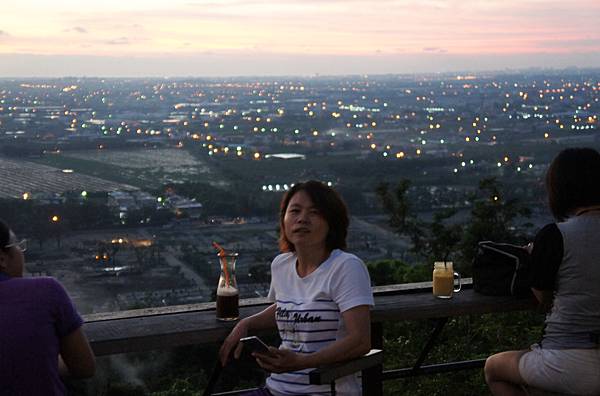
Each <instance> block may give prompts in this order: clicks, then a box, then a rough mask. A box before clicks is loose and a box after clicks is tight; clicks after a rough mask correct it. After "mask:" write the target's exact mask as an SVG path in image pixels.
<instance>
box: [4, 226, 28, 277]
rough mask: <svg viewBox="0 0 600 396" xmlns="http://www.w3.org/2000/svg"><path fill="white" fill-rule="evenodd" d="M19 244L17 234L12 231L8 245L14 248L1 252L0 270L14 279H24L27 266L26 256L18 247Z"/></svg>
mask: <svg viewBox="0 0 600 396" xmlns="http://www.w3.org/2000/svg"><path fill="white" fill-rule="evenodd" d="M18 242H19V241H18V240H17V237H16V236H15V234H14V233H13V232H12V231H10V238H9V241H8V245H12V246H10V247H8V248H6V249H4V250H0V270H1V271H2V272H4V273H5V274H7V275H8V276H12V277H22V276H23V267H24V266H25V255H24V254H23V251H22V250H21V248H20V247H19V246H18V245H17V243H18Z"/></svg>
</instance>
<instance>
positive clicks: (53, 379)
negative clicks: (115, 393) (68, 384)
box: [0, 220, 96, 396]
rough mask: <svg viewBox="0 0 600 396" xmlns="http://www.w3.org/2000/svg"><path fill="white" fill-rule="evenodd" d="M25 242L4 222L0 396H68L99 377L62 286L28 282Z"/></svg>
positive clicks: (0, 239) (0, 233)
mask: <svg viewBox="0 0 600 396" xmlns="http://www.w3.org/2000/svg"><path fill="white" fill-rule="evenodd" d="M25 243H26V241H25V240H21V241H19V240H18V239H17V237H16V236H15V234H14V233H13V232H12V231H11V230H10V228H9V227H8V226H7V225H6V224H5V223H4V222H3V221H2V220H0V395H23V396H25V395H27V396H35V395H64V394H65V386H64V384H63V383H62V381H61V377H67V376H70V377H74V378H87V377H91V376H93V375H94V372H95V370H96V362H95V358H94V354H93V352H92V349H91V348H90V344H89V343H88V340H87V338H86V336H85V334H84V333H83V330H82V324H83V320H82V319H81V316H79V314H78V313H77V311H76V310H75V307H74V306H73V303H72V302H71V299H70V298H69V296H68V295H67V293H66V291H65V289H64V288H63V287H62V286H61V284H60V283H58V281H56V280H55V279H53V278H49V277H38V278H23V269H24V264H25V258H24V254H23V252H24V251H25Z"/></svg>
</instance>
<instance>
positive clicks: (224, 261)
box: [212, 241, 230, 286]
mask: <svg viewBox="0 0 600 396" xmlns="http://www.w3.org/2000/svg"><path fill="white" fill-rule="evenodd" d="M212 245H213V247H214V248H215V249H217V250H218V253H217V256H219V261H221V265H222V267H223V273H225V284H226V285H227V286H230V284H229V271H228V270H227V253H225V249H223V248H222V247H221V245H219V244H218V243H217V242H214V241H213V243H212Z"/></svg>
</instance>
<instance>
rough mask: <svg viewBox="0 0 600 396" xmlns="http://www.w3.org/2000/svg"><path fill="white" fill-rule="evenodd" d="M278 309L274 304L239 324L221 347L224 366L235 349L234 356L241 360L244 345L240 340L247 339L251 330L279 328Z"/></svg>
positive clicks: (220, 355) (220, 354)
mask: <svg viewBox="0 0 600 396" xmlns="http://www.w3.org/2000/svg"><path fill="white" fill-rule="evenodd" d="M276 308H277V305H276V304H272V305H271V306H269V307H267V308H265V309H264V310H263V311H261V312H259V313H257V314H255V315H252V316H248V317H247V318H244V319H242V320H240V321H239V322H238V324H237V325H236V326H235V327H234V328H233V330H231V333H229V335H228V336H227V338H226V339H225V341H223V345H221V349H220V350H219V358H220V360H221V364H222V365H223V366H225V364H227V360H228V358H229V355H230V353H231V350H232V349H233V348H235V351H234V354H233V356H234V357H235V358H236V359H239V357H240V354H241V353H242V345H241V344H240V343H239V341H240V338H243V337H246V336H247V335H248V331H249V330H263V329H270V328H273V327H275V326H277V322H276V321H275V309H276Z"/></svg>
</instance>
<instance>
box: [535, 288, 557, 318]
mask: <svg viewBox="0 0 600 396" xmlns="http://www.w3.org/2000/svg"><path fill="white" fill-rule="evenodd" d="M531 291H532V292H533V295H534V296H535V298H536V299H537V300H538V302H539V303H540V308H541V309H542V311H544V312H548V311H549V310H550V308H551V307H552V301H553V300H554V292H553V291H552V290H538V289H536V288H533V287H532V288H531Z"/></svg>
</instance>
